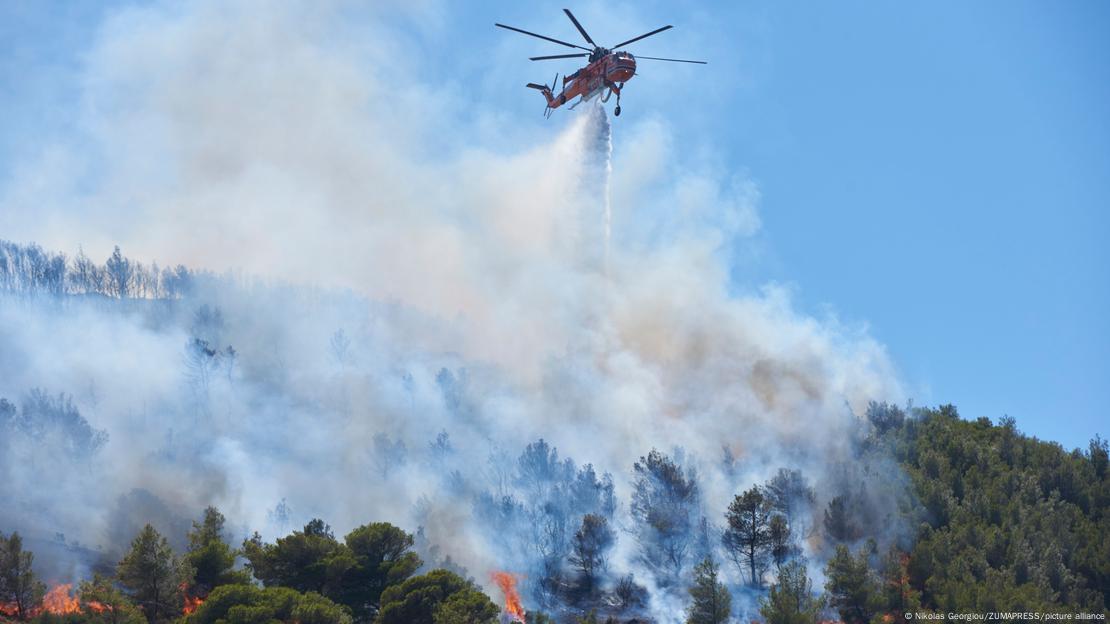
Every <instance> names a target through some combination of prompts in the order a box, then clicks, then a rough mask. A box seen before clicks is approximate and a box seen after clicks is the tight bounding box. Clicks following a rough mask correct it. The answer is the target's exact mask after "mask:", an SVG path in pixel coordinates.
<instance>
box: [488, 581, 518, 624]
mask: <svg viewBox="0 0 1110 624" xmlns="http://www.w3.org/2000/svg"><path fill="white" fill-rule="evenodd" d="M491 578H493V582H494V583H497V586H498V587H500V588H501V593H503V594H505V614H506V615H508V616H509V617H511V618H512V619H513V620H514V621H516V622H524V607H523V606H521V604H520V593H518V592H517V590H516V577H515V576H513V575H512V574H510V573H508V572H494V573H493V574H492V575H491Z"/></svg>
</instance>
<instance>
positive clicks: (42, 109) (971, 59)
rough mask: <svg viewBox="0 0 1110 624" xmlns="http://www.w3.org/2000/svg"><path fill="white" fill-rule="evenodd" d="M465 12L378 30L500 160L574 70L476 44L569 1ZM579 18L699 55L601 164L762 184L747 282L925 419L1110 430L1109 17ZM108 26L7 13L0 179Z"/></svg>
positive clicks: (654, 13)
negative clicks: (823, 328)
mask: <svg viewBox="0 0 1110 624" xmlns="http://www.w3.org/2000/svg"><path fill="white" fill-rule="evenodd" d="M471 4H472V3H467V4H466V5H464V4H462V3H453V4H443V5H440V4H436V3H428V4H427V5H426V6H424V8H421V9H417V10H416V13H415V15H417V16H419V19H417V18H414V17H413V13H408V14H405V15H403V16H396V17H393V18H390V17H389V16H387V19H393V21H394V23H393V27H394V28H395V29H396V30H397V32H398V33H400V37H401V38H402V40H403V41H406V42H407V45H406V46H405V47H406V48H408V49H404V50H401V51H400V52H401V53H403V54H406V55H410V56H412V57H415V59H414V60H412V61H410V62H411V63H412V64H413V66H415V67H418V68H419V70H420V72H421V75H420V76H419V80H421V81H424V82H426V83H427V84H430V85H446V87H447V88H449V89H450V91H451V92H452V93H453V94H454V95H453V97H452V98H451V101H448V102H444V109H445V113H444V114H447V115H453V116H455V117H456V118H457V119H458V120H460V122H461V123H460V126H461V127H462V128H463V130H462V131H461V132H460V134H459V135H458V136H453V137H444V138H443V140H444V141H445V142H476V143H481V144H482V145H486V146H489V147H490V148H491V149H498V148H500V149H505V150H511V149H514V148H516V147H517V145H516V144H518V143H519V142H521V141H528V140H540V138H541V137H543V136H545V135H548V134H550V133H551V132H553V130H554V129H555V128H558V127H561V126H562V125H563V124H565V123H567V120H568V119H569V118H570V115H573V114H574V113H569V114H568V113H560V114H557V115H555V116H554V117H553V118H552V119H551V120H549V121H544V120H543V119H542V118H541V117H540V114H539V113H540V111H541V109H542V103H541V101H540V100H539V97H538V96H537V95H536V94H535V93H534V92H531V91H528V90H526V89H524V88H523V83H524V82H528V81H550V80H551V77H552V76H553V75H554V74H555V72H556V71H558V72H560V73H565V72H569V71H573V69H575V67H576V66H575V65H574V64H573V63H572V62H567V63H563V62H549V63H545V64H541V63H530V62H529V61H527V60H526V57H527V56H530V55H534V54H557V53H561V52H562V51H563V50H561V49H560V48H559V47H558V46H555V45H548V44H545V43H544V42H542V41H538V40H530V39H529V38H527V37H524V36H520V35H516V34H514V33H509V32H506V31H502V30H499V29H495V28H493V26H492V24H493V22H494V21H500V22H504V23H509V24H513V25H516V26H520V27H522V28H526V29H530V30H535V31H538V32H542V33H545V34H550V35H552V36H555V37H558V38H563V39H566V40H570V41H575V40H576V39H575V36H576V33H575V31H574V30H573V27H572V26H571V24H570V23H569V22H568V21H567V20H566V19H565V17H564V16H563V15H562V13H561V11H560V9H561V8H562V6H564V4H563V3H554V4H553V3H534V4H529V5H528V6H524V5H521V4H519V3H510V2H501V3H484V4H483V5H482V6H470V5H471ZM568 6H570V5H568ZM570 8H571V9H572V10H574V11H575V12H576V14H577V15H578V17H579V18H580V19H581V21H582V22H583V24H584V25H585V26H586V28H587V29H588V30H589V31H590V32H591V34H592V35H594V38H595V39H597V40H599V41H610V42H612V41H618V40H622V39H627V38H629V37H631V36H633V35H636V34H639V33H641V32H645V31H647V30H651V29H653V28H655V27H657V26H659V25H662V24H667V23H670V24H674V25H675V26H676V28H675V30H673V31H670V32H667V33H664V34H661V35H658V36H657V37H653V38H651V39H648V40H645V41H642V42H639V43H637V44H634V45H633V46H632V47H631V48H630V50H631V51H632V52H634V53H636V52H640V53H643V54H648V55H654V56H677V57H682V58H703V59H706V60H708V61H710V65H708V66H705V67H700V66H685V65H671V64H659V65H653V64H650V63H649V62H647V61H644V62H642V63H641V67H640V72H641V76H638V77H637V78H636V80H635V81H634V82H631V83H629V88H628V90H627V92H626V94H625V98H624V101H623V108H624V113H623V115H622V117H621V118H620V119H619V120H617V121H616V122H615V124H614V142H615V159H616V160H615V162H614V166H615V167H620V162H621V159H622V157H623V158H627V156H628V155H627V154H624V153H622V151H621V149H622V145H621V142H622V137H621V128H622V125H623V126H629V127H630V126H631V125H633V124H635V123H636V122H637V121H640V120H644V119H653V118H657V119H660V120H664V121H665V123H666V124H667V125H668V127H669V128H670V133H671V136H672V137H673V138H674V140H675V142H676V144H678V145H679V146H680V147H679V149H680V150H682V151H683V153H684V157H686V158H689V159H691V160H700V161H709V162H712V163H714V164H715V165H716V167H717V168H718V169H720V170H722V171H736V172H742V173H743V174H744V175H745V176H747V177H748V178H750V179H752V180H754V181H755V182H756V183H757V184H758V186H759V189H760V193H761V203H760V206H759V213H760V217H761V219H762V221H763V228H762V230H761V232H760V234H759V235H758V236H757V237H756V238H755V239H754V240H746V241H743V242H742V245H744V246H745V249H744V250H743V251H747V252H750V253H739V254H737V261H736V266H735V267H734V277H735V282H736V287H737V288H746V287H751V286H752V285H757V284H759V283H763V282H766V281H770V280H773V281H776V282H781V283H786V284H790V285H792V287H793V288H794V291H795V293H796V296H797V298H798V301H799V302H800V303H801V304H802V306H803V307H804V308H805V309H806V310H808V311H811V312H813V313H815V314H819V315H820V314H825V313H826V312H827V311H831V312H833V313H835V314H836V315H837V316H838V317H839V318H841V319H842V320H844V321H846V322H850V323H863V322H865V323H867V324H868V325H869V327H870V331H871V333H872V335H874V336H875V337H876V338H877V339H878V340H880V341H881V342H883V343H884V344H886V345H887V347H888V349H889V352H890V354H891V356H892V358H893V359H894V361H895V363H896V364H897V365H898V367H899V369H900V372H901V374H902V377H903V378H904V380H905V381H906V383H907V385H908V386H909V388H910V392H911V394H912V395H913V396H914V398H915V401H916V403H918V404H935V403H940V402H951V403H954V404H956V405H957V406H958V407H959V408H960V411H961V413H962V414H963V415H964V416H965V417H978V416H989V417H991V418H993V419H997V418H999V417H1000V416H1002V415H1004V414H1009V415H1010V416H1013V417H1015V418H1016V419H1017V421H1018V425H1019V427H1020V428H1021V429H1022V430H1024V431H1026V432H1027V433H1030V434H1033V435H1036V436H1038V437H1042V438H1048V439H1053V440H1057V441H1060V442H1061V443H1063V444H1064V445H1065V446H1068V447H1072V446H1085V444H1086V441H1087V439H1089V438H1090V437H1091V436H1092V435H1093V434H1094V433H1096V432H1098V433H1101V434H1103V435H1104V436H1105V435H1106V434H1107V433H1108V432H1107V429H1106V425H1105V423H1106V422H1107V419H1106V418H1105V416H1104V414H1105V411H1106V405H1107V404H1108V403H1110V401H1108V399H1110V383H1108V381H1110V322H1107V319H1110V257H1108V253H1107V251H1106V245H1105V244H1104V241H1105V240H1106V237H1107V235H1108V234H1110V217H1108V216H1107V209H1108V208H1110V114H1107V111H1110V38H1108V37H1107V36H1106V34H1107V33H1110V5H1107V4H1106V3H1104V2H1094V1H1089V2H1080V1H1076V2H1059V3H1048V2H1021V1H1006V2H1002V1H997V2H979V3H965V2H929V3H895V2H886V3H877V2H840V3H779V2H741V3H732V2H722V3H697V4H695V3H663V2H637V3H630V2H604V3H602V2H591V3H585V4H582V5H576V6H570ZM111 10H112V8H111V7H110V6H108V7H105V6H93V3H48V2H10V3H4V4H3V5H0V46H2V48H3V54H0V111H3V112H4V115H3V118H2V120H0V176H2V177H7V175H9V173H10V172H11V171H13V169H14V168H15V167H16V166H17V164H18V163H19V162H20V160H21V159H22V158H24V157H25V156H26V154H27V153H28V152H29V151H30V150H33V148H34V146H35V145H36V144H38V143H40V142H43V141H46V140H48V139H49V138H50V137H56V136H62V135H65V134H66V133H67V132H70V131H72V128H71V122H72V119H73V118H74V115H75V112H76V110H77V108H78V107H79V106H80V103H79V97H78V96H79V93H80V90H81V84H80V76H81V72H80V68H81V63H82V59H83V54H84V53H85V52H86V50H87V49H88V46H89V45H90V43H91V42H92V41H93V39H94V37H95V35H96V33H97V29H98V27H99V21H100V19H101V18H102V16H103V15H104V14H105V13H106V12H109V11H111ZM355 23H356V24H357V22H355ZM474 120H478V121H474ZM470 122H472V123H470ZM491 124H497V125H498V126H499V127H500V126H504V127H509V128H511V131H507V132H504V133H501V134H497V133H492V134H491V133H488V132H483V129H488V128H489V127H491ZM431 147H432V148H434V147H435V146H431ZM0 237H4V233H2V232H0Z"/></svg>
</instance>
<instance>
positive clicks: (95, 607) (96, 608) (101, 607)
mask: <svg viewBox="0 0 1110 624" xmlns="http://www.w3.org/2000/svg"><path fill="white" fill-rule="evenodd" d="M111 610H112V607H111V606H110V605H106V604H104V603H103V602H97V601H95V600H90V601H88V602H86V603H85V612H86V613H87V612H89V611H92V612H93V613H105V612H107V611H111Z"/></svg>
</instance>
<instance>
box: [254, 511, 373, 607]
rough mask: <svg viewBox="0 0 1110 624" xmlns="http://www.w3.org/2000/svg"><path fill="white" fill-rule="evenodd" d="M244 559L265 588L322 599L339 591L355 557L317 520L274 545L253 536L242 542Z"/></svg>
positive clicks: (281, 538)
mask: <svg viewBox="0 0 1110 624" xmlns="http://www.w3.org/2000/svg"><path fill="white" fill-rule="evenodd" d="M243 556H244V557H246V559H247V567H248V568H249V569H250V570H251V572H252V573H253V574H254V576H255V578H257V579H258V580H260V581H262V584H263V585H265V586H266V587H275V586H280V587H290V588H292V589H295V590H297V591H299V592H310V591H314V592H317V593H319V594H322V595H325V596H334V595H335V594H336V593H337V592H338V591H339V588H340V583H341V580H342V577H343V574H345V573H346V572H347V570H348V569H349V568H351V567H353V566H354V565H355V561H354V557H353V556H352V555H351V554H350V552H349V551H347V549H346V547H345V546H344V545H342V544H340V543H339V542H338V541H336V539H335V536H334V535H333V534H332V532H331V527H329V526H328V525H327V524H325V523H324V521H323V520H320V519H314V520H312V521H311V522H309V523H308V524H306V525H305V527H304V530H303V531H294V532H293V533H292V534H291V535H287V536H285V537H280V538H278V540H277V543H276V544H266V543H263V541H262V537H261V536H260V535H259V534H258V533H255V534H254V535H253V536H252V537H251V538H250V539H248V540H246V541H244V542H243Z"/></svg>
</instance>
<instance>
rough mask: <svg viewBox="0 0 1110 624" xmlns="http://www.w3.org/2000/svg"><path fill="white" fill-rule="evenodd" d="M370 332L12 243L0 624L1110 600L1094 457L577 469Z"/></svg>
mask: <svg viewBox="0 0 1110 624" xmlns="http://www.w3.org/2000/svg"><path fill="white" fill-rule="evenodd" d="M367 309H368V304H366V303H365V302H362V301H357V300H356V301H353V302H352V301H351V300H350V298H347V297H344V296H340V297H335V296H331V295H321V294H319V293H316V292H312V293H310V294H307V295H306V294H304V291H303V290H297V289H293V288H290V287H288V286H284V285H270V286H257V285H252V286H243V285H242V283H241V282H239V281H237V280H234V279H231V278H224V277H216V276H213V275H211V274H206V273H198V272H194V271H191V270H189V269H186V268H184V267H178V268H176V269H173V270H161V269H158V268H157V267H155V266H153V265H151V266H144V265H143V264H141V263H139V262H136V261H133V260H130V259H128V258H126V257H125V256H123V254H122V253H121V252H120V251H119V250H118V249H116V250H115V252H114V253H112V254H111V256H110V257H109V258H108V259H107V261H106V262H104V263H103V264H98V263H95V262H92V261H90V260H88V259H87V258H85V257H84V255H83V254H79V255H78V256H77V257H76V258H74V259H70V258H67V257H65V256H63V255H61V254H52V253H49V252H44V251H43V250H41V249H40V248H38V247H35V246H20V245H14V244H10V243H0V319H4V321H5V323H10V321H11V319H18V320H20V321H21V322H22V324H21V325H19V326H16V325H14V324H6V325H4V326H0V341H3V343H2V344H7V345H15V346H17V347H19V348H20V349H22V350H20V351H15V353H16V354H17V355H12V354H11V352H9V353H7V354H5V353H0V370H3V371H4V373H5V375H6V378H5V380H4V383H5V384H7V385H6V386H5V388H6V389H5V390H4V393H6V394H7V396H3V395H2V394H3V393H0V490H2V491H3V493H4V500H5V504H4V505H2V506H0V522H2V524H0V534H2V537H3V540H2V541H0V619H3V620H19V621H28V620H31V621H36V622H42V623H47V622H63V621H64V622H73V623H76V622H85V621H88V622H98V623H104V624H109V623H110V624H120V623H124V622H127V623H134V622H139V621H142V620H143V619H146V620H148V621H150V622H154V623H161V622H168V621H182V622H186V623H189V624H194V623H200V622H205V623H208V622H211V623H216V622H228V623H240V622H241V623H247V622H274V621H279V622H290V623H292V622H300V623H302V624H306V623H320V624H323V623H347V622H366V623H371V622H373V623H378V624H393V623H397V624H401V623H405V624H463V623H465V624H482V623H487V624H488V623H492V622H497V621H498V620H500V621H511V620H514V619H515V620H518V621H519V620H521V619H522V618H523V620H524V621H526V622H529V623H533V622H547V621H555V622H559V623H560V624H562V623H575V622H580V621H581V622H607V621H611V622H620V623H626V622H637V621H638V622H658V623H663V622H689V623H691V624H703V623H714V624H716V623H721V622H728V621H749V620H765V621H769V622H816V621H818V620H830V619H834V620H840V621H844V622H853V623H856V622H872V621H891V620H892V619H893V620H902V619H903V617H904V614H905V613H906V612H907V611H919V612H932V611H935V612H939V613H951V612H957V613H959V612H988V611H995V612H999V611H1002V612H1007V611H1009V612H1066V613H1080V612H1089V613H1103V612H1104V611H1105V609H1106V606H1107V604H1108V603H1110V540H1107V537H1108V536H1110V518H1108V516H1107V513H1108V512H1107V508H1108V502H1110V477H1108V474H1107V473H1108V472H1110V470H1108V454H1107V443H1106V441H1105V440H1103V439H1101V438H1099V437H1098V436H1096V437H1095V438H1094V439H1093V440H1092V441H1091V443H1090V445H1089V447H1088V448H1087V449H1082V450H1074V451H1070V452H1069V451H1067V450H1065V449H1063V448H1061V447H1060V446H1059V445H1058V444H1054V443H1052V442H1047V441H1041V440H1036V439H1033V438H1029V437H1026V436H1024V435H1022V434H1021V432H1020V431H1019V430H1018V428H1017V425H1016V423H1015V422H1014V420H1012V419H1009V418H1004V419H1002V420H1001V422H1000V423H999V424H993V423H992V422H991V421H990V420H988V419H979V420H975V421H968V420H963V419H961V418H960V417H959V415H958V414H957V412H956V409H955V408H954V407H952V406H941V407H939V408H936V409H929V408H913V407H908V408H905V409H903V408H901V407H898V406H896V405H892V404H889V403H886V402H882V401H876V402H872V403H871V404H870V405H869V406H868V407H866V409H861V410H860V412H861V413H852V412H847V413H845V414H844V415H843V418H842V419H841V418H840V416H839V415H836V419H833V420H832V421H833V422H835V428H831V429H829V431H833V432H835V434H836V435H837V436H838V437H837V439H836V440H835V442H836V444H835V445H833V446H832V447H831V448H830V447H826V446H821V445H820V444H819V443H823V442H824V441H822V440H816V441H815V438H814V436H805V437H799V438H796V439H792V440H791V444H792V446H785V447H784V448H785V450H781V449H773V451H774V452H772V453H767V454H763V455H761V454H759V451H760V450H761V449H760V448H759V445H758V444H755V443H751V444H744V442H747V441H749V440H755V441H760V440H764V439H765V438H762V437H761V435H762V434H763V432H761V431H758V430H752V429H750V428H744V427H741V426H739V425H737V427H736V429H737V430H736V431H735V436H736V438H737V439H738V440H740V441H741V443H734V444H730V443H729V440H724V439H714V440H713V441H712V443H711V444H710V445H709V448H711V449H713V451H714V452H712V453H707V452H705V451H704V450H702V451H701V452H694V451H692V450H690V449H688V448H685V447H683V446H681V445H680V444H678V443H673V444H671V445H669V446H665V445H667V443H668V440H667V439H666V436H656V437H654V438H650V439H652V440H655V443H654V444H645V445H644V448H634V449H631V450H628V449H624V450H622V453H621V454H616V453H613V452H608V453H607V452H606V451H605V446H604V443H606V442H607V441H606V440H604V439H602V438H601V437H600V436H599V437H595V438H594V439H591V440H589V441H588V442H589V443H588V444H579V445H577V446H576V447H575V452H574V455H576V456H577V457H571V456H570V453H568V452H566V451H564V450H562V449H563V448H565V447H563V446H562V445H560V446H559V447H557V446H556V444H555V443H554V442H553V441H552V440H569V441H570V442H575V441H576V438H574V437H571V434H568V433H567V432H568V431H571V432H572V433H573V432H574V430H575V428H583V427H588V426H589V425H590V423H589V422H586V421H583V420H577V421H575V420H574V418H575V417H576V413H575V411H574V409H577V408H578V406H577V404H570V403H561V402H555V403H553V404H555V405H564V406H567V407H564V409H565V411H564V412H551V413H550V414H548V416H546V417H545V419H544V420H542V421H540V422H543V423H545V426H546V427H548V428H549V430H541V431H539V432H533V431H529V432H528V436H527V437H523V436H522V435H521V434H520V432H519V431H517V430H516V429H512V428H507V427H506V425H505V422H507V420H506V419H500V418H498V417H494V416H488V414H490V413H499V412H496V411H495V410H497V409H503V406H504V404H505V403H511V402H512V401H523V399H522V398H521V397H520V396H518V395H513V394H511V393H510V392H509V391H507V390H505V389H504V384H503V383H501V381H500V378H498V377H497V376H496V375H494V374H492V373H490V372H489V370H488V368H485V367H483V366H480V365H478V364H474V363H468V362H465V361H459V360H458V359H457V358H455V357H454V356H450V355H448V356H444V355H441V354H438V353H436V354H433V355H428V354H426V353H418V354H417V355H412V354H410V353H408V352H405V351H404V350H403V349H402V346H399V344H401V343H399V342H398V341H397V340H396V338H395V336H396V335H399V334H403V335H406V336H407V334H404V332H402V331H401V330H400V329H398V328H403V329H404V330H405V331H411V330H412V327H417V328H418V329H419V330H420V331H421V332H424V333H428V332H431V331H433V330H434V325H432V324H430V323H427V322H424V321H423V320H422V321H421V324H411V323H410V324H403V325H399V324H394V325H390V326H389V328H390V331H389V332H386V331H381V330H380V327H381V326H382V325H385V324H387V323H389V322H393V321H392V320H391V319H394V318H395V317H397V316H398V312H397V311H396V309H395V307H390V306H385V307H384V308H382V309H384V312H382V311H380V310H379V309H378V308H374V307H373V306H370V307H369V309H370V310H372V311H373V313H372V314H371V313H368V312H367ZM365 316H371V317H372V322H370V323H368V325H369V328H368V329H367V328H362V329H355V330H351V331H347V330H345V329H344V328H343V324H344V323H351V322H352V321H351V319H358V318H362V317H365ZM317 318H324V319H326V320H325V321H324V322H323V323H328V324H330V325H324V324H323V323H321V322H318V321H316V320H315V319H317ZM383 319H384V320H383ZM406 322H408V321H406ZM74 328H76V330H75V329H74ZM429 328H432V329H429ZM27 336H30V338H28V337H27ZM406 340H407V337H406ZM84 344H90V345H91V347H90V348H89V349H87V350H83V349H82V347H83V345H84ZM75 345H76V346H75ZM233 345H234V346H233ZM35 349H41V351H42V353H41V354H39V353H37V352H35V351H34V350H35ZM74 353H76V354H77V355H76V356H75V355H73V354H74ZM59 361H61V362H62V364H59V363H58V362H59ZM121 362H122V364H121ZM134 362H138V365H137V366H136V365H134ZM73 369H80V370H82V371H87V373H86V374H85V375H84V376H82V375H74V374H72V370H73ZM105 369H106V370H109V371H111V372H112V375H111V376H109V375H104V374H100V372H101V371H103V370H105ZM28 370H30V371H33V372H34V375H33V376H30V377H29V376H28V373H27V371H28ZM119 371H123V372H124V373H126V374H124V373H120V372H119ZM98 375H99V376H98ZM127 375H130V377H128V376H127ZM112 376H115V377H124V379H123V383H122V384H121V385H118V386H107V389H103V388H105V386H103V385H96V384H94V383H92V382H89V381H88V379H89V378H90V377H91V378H93V379H99V380H104V379H109V380H110V379H111V377H112ZM11 379H20V380H23V379H34V380H35V382H36V385H29V384H28V385H26V386H25V387H18V388H15V387H14V386H13V385H12V382H11V381H10V380H11ZM491 379H493V381H490V380H491ZM21 383H22V381H21ZM103 383H104V382H103V381H101V384H103ZM151 387H153V388H155V389H156V390H157V391H152V390H150V388H151ZM560 387H562V386H560ZM112 388H115V390H114V391H113V390H112ZM128 393H135V394H141V395H142V396H143V397H144V399H143V401H141V402H137V403H135V402H128V401H121V400H120V399H119V396H118V395H120V394H128ZM379 395H384V396H386V397H387V398H388V400H384V399H382V398H381V397H380V396H379ZM124 398H127V397H124ZM376 412H382V413H384V414H385V415H386V416H387V417H385V418H382V419H380V420H375V421H373V422H372V423H371V424H372V425H373V426H370V425H368V424H366V422H365V420H366V419H368V418H369V416H366V414H368V413H376ZM508 413H510V414H512V413H513V412H512V411H511V410H510V411H509V412H508ZM545 414H547V413H546V412H545ZM798 417H799V418H805V419H809V420H806V421H805V422H806V423H807V424H809V425H816V424H821V423H817V422H816V421H815V420H813V419H815V418H817V416H815V415H814V414H812V413H807V414H804V415H801V416H798ZM606 418H609V419H612V420H614V421H616V422H619V421H620V419H621V414H620V413H619V412H618V413H613V414H607V415H606ZM669 418H670V416H669ZM830 418H831V417H830ZM568 423H569V424H568ZM497 427H506V428H505V429H504V430H502V429H497ZM747 427H750V423H749V425H747ZM136 431H138V434H136ZM726 431H727V429H726ZM533 433H538V434H539V435H532V434H533ZM730 433H731V432H730ZM120 438H124V439H126V440H129V442H128V443H127V444H124V445H120V444H119V443H118V441H119V439H120ZM336 440H343V441H344V445H343V446H336V445H335V441H336ZM628 440H635V441H637V442H640V441H641V438H636V437H634V436H629V437H628V439H627V440H625V439H621V440H619V442H620V443H621V444H625V443H626V442H627V441H628ZM113 443H115V446H113ZM133 447H134V448H133ZM626 455H627V456H628V457H629V459H628V460H627V461H624V462H623V463H617V462H614V461H613V460H612V458H613V457H625V456H626ZM352 465H353V466H354V469H352V468H351V466H352ZM258 473H262V475H263V476H262V477H260V476H258ZM270 473H274V475H276V477H277V478H270V477H272V476H273V475H271V474H270ZM264 477H265V478H264ZM275 484H276V485H275ZM277 487H280V488H284V489H276V488H277ZM267 488H269V489H267ZM259 489H262V490H265V491H262V492H259V491H257V490H259ZM286 497H288V499H289V501H288V502H287V498H286ZM410 501H411V503H410ZM217 505H218V506H219V507H220V509H217V508H216V506H217ZM221 510H222V512H223V513H222V512H221ZM224 513H227V516H228V517H226V518H225V516H224ZM335 517H339V518H341V521H339V520H335V519H334V518H335ZM232 519H234V520H232ZM332 523H334V525H335V526H342V527H344V528H343V529H342V530H333V529H332V527H331V526H329V524H332ZM63 530H64V533H65V534H64V535H63V534H62V533H63ZM66 535H69V537H67V536H66ZM75 535H76V536H80V537H81V538H82V539H81V541H78V539H77V538H75V537H74V536H75ZM32 553H33V555H34V556H32Z"/></svg>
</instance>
